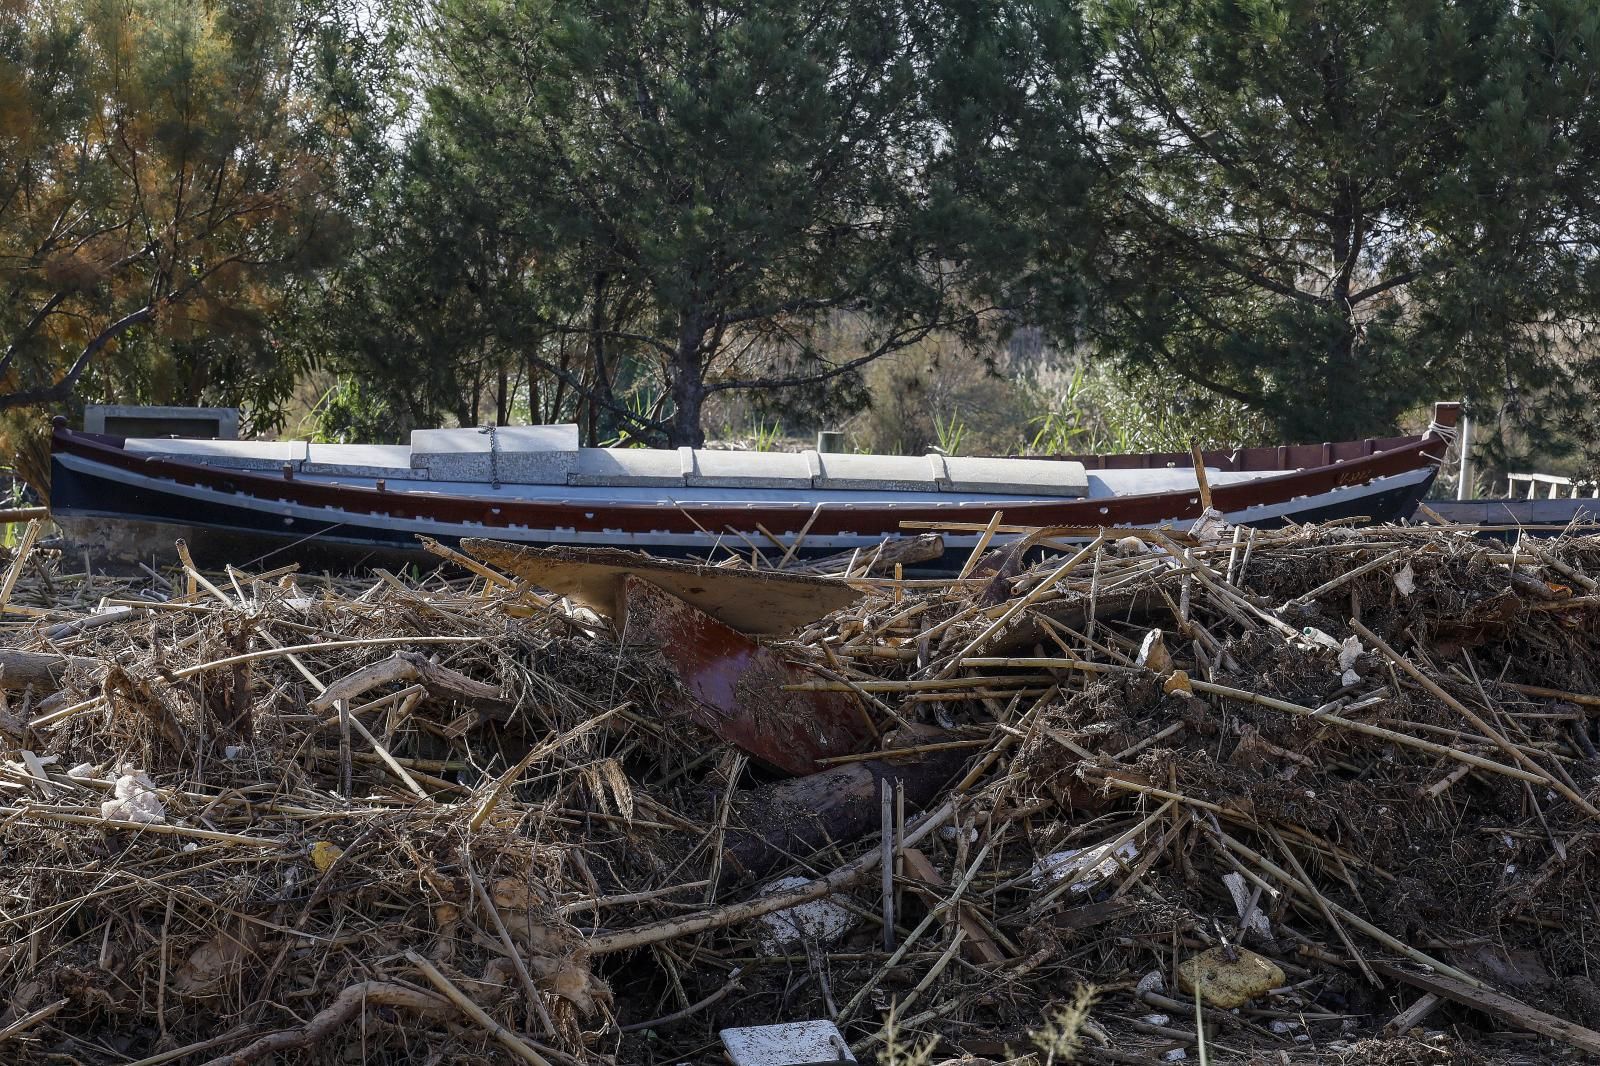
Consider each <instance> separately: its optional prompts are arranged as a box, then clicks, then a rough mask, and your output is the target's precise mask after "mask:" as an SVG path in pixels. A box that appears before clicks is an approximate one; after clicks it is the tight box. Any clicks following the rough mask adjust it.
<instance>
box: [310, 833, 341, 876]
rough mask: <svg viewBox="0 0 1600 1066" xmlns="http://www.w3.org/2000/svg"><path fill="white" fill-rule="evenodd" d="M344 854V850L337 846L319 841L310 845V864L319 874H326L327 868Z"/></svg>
mask: <svg viewBox="0 0 1600 1066" xmlns="http://www.w3.org/2000/svg"><path fill="white" fill-rule="evenodd" d="M343 854H344V849H343V848H341V847H340V846H339V845H337V844H333V843H330V842H329V841H326V840H319V841H317V842H316V843H314V844H312V845H311V864H312V865H313V866H315V867H316V868H317V872H319V873H327V872H328V869H329V867H331V866H332V865H333V864H334V863H335V862H338V861H339V856H341V855H343Z"/></svg>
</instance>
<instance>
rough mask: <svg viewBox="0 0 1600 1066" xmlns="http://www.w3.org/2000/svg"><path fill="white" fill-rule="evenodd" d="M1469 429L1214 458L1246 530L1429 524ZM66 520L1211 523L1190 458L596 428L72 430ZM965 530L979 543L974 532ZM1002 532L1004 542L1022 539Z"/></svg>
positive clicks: (739, 525) (650, 532) (639, 544)
mask: <svg viewBox="0 0 1600 1066" xmlns="http://www.w3.org/2000/svg"><path fill="white" fill-rule="evenodd" d="M1458 413H1459V408H1458V405H1456V404H1438V405H1436V406H1435V408H1434V416H1433V417H1434V422H1433V424H1432V425H1431V426H1430V427H1429V429H1428V431H1427V432H1425V433H1423V434H1421V435H1418V436H1409V437H1392V438H1382V439H1373V438H1368V439H1366V440H1358V441H1347V442H1343V443H1337V444H1314V445H1289V446H1283V447H1266V448H1241V449H1237V450H1234V451H1209V452H1205V453H1204V454H1203V462H1204V466H1205V469H1206V480H1207V481H1208V483H1209V490H1210V493H1211V497H1212V500H1213V503H1214V506H1215V507H1216V508H1217V509H1218V510H1219V511H1221V512H1223V513H1224V514H1225V515H1226V517H1227V519H1228V520H1229V521H1230V522H1234V523H1239V524H1247V525H1253V526H1263V527H1265V526H1276V525H1282V524H1284V523H1286V522H1291V521H1292V522H1310V521H1324V520H1329V519H1336V518H1356V517H1360V518H1365V519H1368V520H1371V521H1374V522H1385V521H1392V520H1396V519H1399V518H1402V517H1409V516H1410V515H1411V513H1412V510H1413V509H1414V508H1415V506H1416V503H1417V501H1418V500H1419V499H1421V498H1422V496H1423V495H1424V494H1425V493H1426V492H1427V490H1428V487H1429V485H1430V484H1431V483H1432V481H1433V477H1434V474H1435V473H1436V472H1437V470H1438V466H1439V463H1440V462H1441V461H1442V459H1443V456H1444V452H1445V447H1446V443H1447V439H1448V437H1449V436H1450V433H1451V429H1452V427H1453V426H1454V425H1455V421H1456V418H1457V415H1458ZM51 470H52V472H51V479H52V480H51V509H52V512H53V515H54V517H55V519H56V521H57V522H58V523H59V524H60V525H61V527H62V528H63V530H64V531H65V532H66V534H67V535H68V537H69V538H70V539H72V540H73V541H75V542H77V543H78V544H82V545H85V546H89V547H91V548H93V549H96V551H97V554H99V555H100V556H101V558H102V559H103V560H108V561H119V560H120V561H122V562H125V563H126V562H133V561H139V560H145V561H148V560H149V559H150V558H151V556H152V555H157V556H164V555H166V554H168V553H170V552H171V549H172V543H173V541H174V539H175V538H178V537H182V538H185V539H186V540H187V541H188V542H189V544H190V546H191V548H192V549H193V550H194V551H195V552H196V554H197V556H200V557H203V558H204V557H210V558H213V559H216V560H218V561H230V562H233V563H235V564H238V565H246V564H248V563H255V562H260V561H262V560H268V559H270V561H271V563H272V565H276V564H277V563H281V562H287V561H290V560H291V559H302V560H308V561H311V560H320V559H321V558H323V557H325V556H327V555H329V554H334V555H338V556H341V557H343V558H344V559H346V560H348V559H349V557H350V555H351V553H355V554H356V555H357V556H360V557H365V558H369V559H372V560H374V561H376V560H384V559H387V558H389V557H390V556H392V555H394V554H395V553H402V554H404V553H408V552H414V551H415V550H416V547H417V537H418V535H423V536H428V537H434V538H437V539H439V540H441V541H443V542H446V543H451V542H454V541H456V540H459V539H460V538H461V537H464V536H475V537H493V538H495V539H498V540H503V541H512V542H517V543H524V544H534V545H549V544H561V545H599V546H606V547H613V548H631V549H638V550H644V551H648V552H651V553H653V554H658V555H668V556H679V557H685V556H687V557H702V558H711V557H716V556H723V557H725V554H726V550H727V549H732V550H734V551H738V552H741V553H744V554H748V553H749V550H750V548H751V546H756V547H759V548H760V549H762V550H763V551H766V552H768V553H771V554H782V551H783V549H780V548H777V547H775V543H774V542H781V544H783V545H784V546H785V548H786V547H787V546H789V545H791V544H793V543H794V541H795V539H796V538H797V537H799V536H800V534H801V533H802V532H804V537H803V539H802V540H801V543H800V546H799V548H798V549H797V551H796V554H797V555H805V556H819V555H831V554H836V553H840V552H848V551H851V550H852V549H857V548H860V549H870V548H872V547H873V546H875V545H877V544H878V543H879V542H880V541H881V540H882V539H883V538H884V537H895V536H900V535H902V534H903V533H906V532H915V531H917V526H918V524H921V526H922V527H923V528H926V526H927V524H929V523H936V524H940V525H943V526H945V527H946V528H947V529H948V528H949V527H951V526H954V527H955V532H949V533H947V535H946V544H947V550H948V555H947V557H949V558H964V557H965V555H966V554H967V552H968V550H969V549H970V547H971V546H972V544H974V543H976V541H977V539H978V537H979V536H980V531H981V528H982V526H983V525H984V524H985V523H988V522H989V521H990V520H991V518H992V517H993V515H994V514H995V512H997V511H1000V512H1004V522H1005V524H1006V525H1007V526H1087V527H1100V526H1105V527H1114V526H1144V527H1154V526H1162V525H1174V526H1183V527H1187V526H1188V525H1189V524H1190V523H1191V522H1193V520H1194V519H1196V518H1197V517H1199V516H1200V514H1201V512H1202V505H1201V492H1200V488H1199V484H1198V479H1197V477H1196V474H1195V471H1194V469H1193V461H1192V459H1191V457H1190V456H1189V455H1188V454H1185V453H1158V454H1143V455H1107V456H1078V457H1062V458H1048V459H1039V458H973V457H956V456H944V455H939V454H930V455H926V456H890V455H845V454H833V453H817V452H814V451H808V452H798V453H771V452H735V451H718V450H710V449H698V448H680V449H677V450H650V449H624V450H608V449H601V448H582V447H579V445H578V431H577V428H576V427H575V426H514V427H502V428H498V429H481V430H480V429H433V430H419V431H417V432H415V433H413V434H412V435H411V441H410V444H408V445H392V446H391V445H341V444H317V443H307V442H304V441H271V442H264V441H224V440H184V439H151V438H122V437H114V436H106V435H102V434H93V433H85V432H81V431H75V430H72V429H68V428H67V427H66V425H65V423H64V422H63V421H62V420H59V419H58V420H57V423H56V428H55V433H54V437H53V440H52V445H51ZM963 524H966V525H968V526H972V527H977V528H970V529H965V530H963V529H961V528H960V527H961V526H962V525H963ZM1006 536H1007V534H1004V533H1002V534H1001V535H1000V536H999V537H998V538H997V539H996V542H997V543H1004V541H1005V539H1006Z"/></svg>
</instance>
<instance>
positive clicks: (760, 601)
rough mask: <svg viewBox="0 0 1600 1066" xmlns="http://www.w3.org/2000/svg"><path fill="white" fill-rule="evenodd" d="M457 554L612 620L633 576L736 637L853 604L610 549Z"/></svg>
mask: <svg viewBox="0 0 1600 1066" xmlns="http://www.w3.org/2000/svg"><path fill="white" fill-rule="evenodd" d="M461 547H462V549H463V550H464V551H466V552H467V553H468V554H470V555H473V556H475V557H476V558H479V559H482V560H483V561H484V562H486V563H488V564H489V565H491V566H495V567H498V568H499V569H501V570H504V571H506V572H507V573H510V574H515V575H516V576H517V577H520V578H523V579H524V580H526V581H529V582H531V583H532V584H533V585H535V586H537V587H538V588H542V589H547V590H549V591H550V592H554V593H558V594H559V595H562V596H567V597H570V598H571V599H573V600H575V601H577V602H578V603H581V604H583V605H584V606H586V607H590V608H593V609H594V610H596V611H598V612H599V613H601V614H603V615H606V616H607V617H609V618H615V617H617V613H618V610H619V607H620V593H621V588H620V582H621V579H622V578H624V577H626V576H628V575H630V574H631V575H633V576H636V577H642V578H644V579H646V580H648V581H649V582H650V583H651V584H653V585H657V586H659V587H660V588H663V589H665V590H667V591H668V592H670V593H672V594H673V595H674V596H676V597H677V598H678V599H680V600H683V601H684V602H685V603H687V604H690V605H691V606H693V607H695V608H696V609H698V610H700V611H703V612H705V613H706V614H708V615H710V616H711V617H712V618H715V619H716V620H717V621H719V622H721V623H722V624H724V625H727V626H731V627H733V628H734V629H737V630H738V631H739V632H741V633H787V632H789V631H791V630H793V629H797V628H799V627H800V626H803V625H807V624H809V623H811V622H814V621H816V620H817V619H818V618H821V617H822V616H824V615H827V614H832V613H833V612H834V611H837V610H839V609H840V608H842V607H848V606H850V605H851V604H852V603H854V602H856V601H857V600H858V599H860V598H861V595H862V594H861V592H860V591H859V590H858V589H854V588H851V587H850V586H849V585H846V584H844V583H843V582H840V581H834V580H830V579H828V578H823V577H813V576H810V575H806V574H786V573H775V572H771V571H762V570H732V569H728V568H726V567H718V566H703V565H700V564H698V563H686V562H680V561H678V560H675V559H657V558H654V557H652V556H649V555H645V554H643V553H641V552H630V551H622V550H620V549H617V548H574V547H560V546H556V547H547V548H536V547H530V546H528V545H525V544H507V543H505V542H504V541H497V540H482V539H478V538H471V537H469V538H467V539H465V540H463V541H462V542H461Z"/></svg>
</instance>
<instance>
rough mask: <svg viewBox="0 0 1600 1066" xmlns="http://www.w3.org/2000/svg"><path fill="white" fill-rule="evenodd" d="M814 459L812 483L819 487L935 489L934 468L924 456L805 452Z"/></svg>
mask: <svg viewBox="0 0 1600 1066" xmlns="http://www.w3.org/2000/svg"><path fill="white" fill-rule="evenodd" d="M806 454H808V455H815V456H816V461H817V471H816V476H815V477H814V478H813V479H812V483H813V485H814V486H815V487H816V488H819V489H887V490H889V491H892V492H938V491H939V474H938V468H937V467H936V466H935V464H934V463H932V462H930V461H929V460H930V459H936V458H937V456H927V455H848V454H844V453H839V452H808V453H806Z"/></svg>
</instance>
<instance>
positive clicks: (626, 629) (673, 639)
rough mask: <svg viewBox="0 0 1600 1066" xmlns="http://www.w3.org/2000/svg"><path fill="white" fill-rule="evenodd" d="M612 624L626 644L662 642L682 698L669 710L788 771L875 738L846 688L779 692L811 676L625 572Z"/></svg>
mask: <svg viewBox="0 0 1600 1066" xmlns="http://www.w3.org/2000/svg"><path fill="white" fill-rule="evenodd" d="M622 583H623V584H622V602H621V607H622V609H621V610H620V611H619V612H618V618H617V628H618V630H619V631H620V632H621V633H622V636H623V641H624V642H625V643H626V644H634V645H641V644H642V645H646V646H648V647H652V648H658V649H660V651H661V653H662V654H663V655H665V656H666V659H667V662H668V663H669V664H670V665H671V666H672V668H673V669H674V670H675V671H676V672H677V674H678V678H679V680H680V681H681V682H682V684H683V687H684V690H685V693H686V698H685V699H683V700H682V701H681V703H680V704H679V706H678V707H677V708H675V710H678V711H680V712H681V713H683V714H684V715H685V716H686V717H688V718H689V719H690V720H692V721H694V722H695V723H697V724H699V725H701V726H703V727H705V728H706V729H709V730H710V731H711V732H713V733H715V734H716V735H717V736H719V737H721V738H722V739H723V740H725V741H727V742H728V743H729V744H732V745H734V746H735V747H737V748H740V749H741V750H743V751H745V752H748V753H749V754H750V755H751V756H752V757H753V758H755V759H757V760H758V761H760V762H762V763H764V764H766V765H767V766H770V767H772V768H773V769H776V770H782V771H785V772H787V773H791V774H809V773H812V772H814V771H817V770H820V769H822V766H820V765H819V764H818V763H817V760H818V759H825V758H829V757H831V756H835V755H854V754H857V753H859V752H863V751H866V750H867V749H868V748H869V747H870V746H871V745H872V743H873V742H874V740H875V739H876V738H875V737H874V736H873V731H872V728H871V724H870V723H869V721H868V720H867V718H866V716H865V714H863V712H862V711H861V710H859V709H858V708H857V707H855V706H854V705H853V704H852V702H851V697H850V696H849V695H848V694H846V693H838V692H785V691H784V690H783V687H784V686H785V685H793V684H796V683H798V682H801V681H809V680H813V678H812V677H811V675H810V674H807V673H805V672H804V671H802V670H799V669H796V668H795V667H792V666H790V665H789V664H788V663H786V662H785V661H784V660H783V657H782V656H780V655H778V654H777V653H776V652H774V651H772V650H771V649H769V648H764V647H762V646H761V645H760V644H757V643H756V642H755V641H753V640H751V639H750V638H749V637H747V636H745V635H744V634H743V633H740V632H738V631H736V630H734V629H732V628H730V627H728V626H726V625H723V624H722V623H721V622H719V621H717V620H716V619H715V618H712V617H711V616H710V615H708V614H706V613H705V612H704V611H700V610H697V609H696V608H694V607H691V606H690V605H689V604H687V603H685V602H684V601H683V600H680V599H678V597H676V596H674V595H672V594H671V593H669V592H666V591H664V590H662V589H660V588H657V587H656V586H655V585H652V584H651V583H650V582H648V581H644V580H642V579H640V578H638V577H635V576H633V575H632V574H628V575H625V576H623V578H622Z"/></svg>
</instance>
